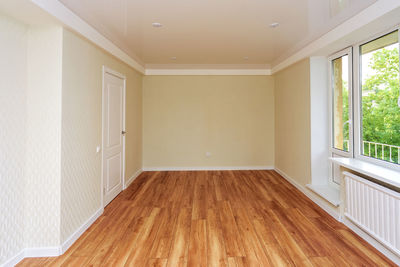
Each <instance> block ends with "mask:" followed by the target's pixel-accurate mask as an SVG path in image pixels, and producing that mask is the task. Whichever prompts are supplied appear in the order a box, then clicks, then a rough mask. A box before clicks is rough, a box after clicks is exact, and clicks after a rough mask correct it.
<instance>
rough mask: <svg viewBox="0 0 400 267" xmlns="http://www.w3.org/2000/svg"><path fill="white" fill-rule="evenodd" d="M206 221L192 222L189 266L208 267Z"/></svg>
mask: <svg viewBox="0 0 400 267" xmlns="http://www.w3.org/2000/svg"><path fill="white" fill-rule="evenodd" d="M206 225H207V224H206V220H194V221H193V220H192V225H191V231H190V238H189V240H190V241H189V256H188V266H199V267H201V266H204V267H205V266H207V230H206Z"/></svg>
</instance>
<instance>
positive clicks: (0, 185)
mask: <svg viewBox="0 0 400 267" xmlns="http://www.w3.org/2000/svg"><path fill="white" fill-rule="evenodd" d="M27 31H28V28H27V26H25V25H23V24H21V23H19V22H17V21H14V20H12V19H9V18H7V17H4V16H1V15H0V44H1V49H0V58H1V60H0V73H1V74H0V77H1V79H0V239H1V241H0V266H1V265H2V264H3V263H4V262H5V261H6V260H7V259H9V258H11V257H12V256H14V255H16V254H17V253H18V252H20V251H21V250H22V249H23V248H24V206H25V205H24V199H25V198H24V186H25V181H24V179H25V151H26V144H25V140H26V94H27V89H26V83H27V82H26V75H27V73H26V72H27V39H28V37H27Z"/></svg>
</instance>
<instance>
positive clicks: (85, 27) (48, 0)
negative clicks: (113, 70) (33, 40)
mask: <svg viewBox="0 0 400 267" xmlns="http://www.w3.org/2000/svg"><path fill="white" fill-rule="evenodd" d="M30 1H31V2H32V3H34V4H35V5H37V6H38V7H40V8H41V9H43V10H44V11H46V12H47V13H49V14H50V15H52V16H54V17H55V18H57V19H58V20H59V21H60V22H62V23H63V24H64V25H66V26H67V27H69V28H71V29H73V30H74V31H76V32H77V33H79V34H81V35H82V36H84V37H85V38H87V39H88V40H90V41H92V42H93V43H95V44H96V45H98V46H99V47H101V48H103V49H104V50H106V51H107V52H109V53H110V54H111V55H113V56H115V57H117V58H118V59H120V60H121V61H123V62H124V63H126V64H128V65H129V66H130V67H132V68H134V69H135V70H137V71H138V72H140V73H142V74H144V73H145V68H144V66H143V65H142V64H140V63H139V62H137V61H136V60H135V59H133V58H132V57H131V56H129V55H128V54H127V53H125V52H124V51H122V50H121V49H120V48H119V47H118V46H116V45H115V44H114V43H112V42H111V41H110V40H109V39H107V38H106V37H104V36H103V35H102V34H100V33H99V32H98V31H97V30H96V29H95V28H93V27H92V26H90V25H89V24H88V23H87V22H85V21H84V20H82V19H81V18H80V17H78V16H77V15H76V14H75V13H74V12H72V11H71V10H69V9H68V8H67V7H66V6H64V5H63V4H62V3H61V2H59V1H58V0H30Z"/></svg>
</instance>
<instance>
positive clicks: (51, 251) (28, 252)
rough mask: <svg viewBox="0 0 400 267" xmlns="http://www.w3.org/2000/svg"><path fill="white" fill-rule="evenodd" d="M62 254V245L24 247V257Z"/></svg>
mask: <svg viewBox="0 0 400 267" xmlns="http://www.w3.org/2000/svg"><path fill="white" fill-rule="evenodd" d="M61 254H62V253H61V247H60V246H56V247H41V248H26V249H24V258H37V257H57V256H60V255H61Z"/></svg>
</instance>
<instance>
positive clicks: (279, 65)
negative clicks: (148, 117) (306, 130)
mask: <svg viewBox="0 0 400 267" xmlns="http://www.w3.org/2000/svg"><path fill="white" fill-rule="evenodd" d="M30 1H31V2H32V3H34V4H35V5H37V6H39V7H40V8H41V9H43V10H44V11H46V12H47V13H49V14H50V15H52V16H54V17H55V18H57V19H58V20H59V21H61V22H62V23H63V24H64V25H66V26H67V27H69V28H71V29H73V30H74V31H76V32H77V33H79V34H81V35H82V36H84V37H85V38H87V39H88V40H90V41H92V42H93V43H95V44H96V45H98V46H99V47H101V48H103V49H104V50H106V51H107V52H109V53H110V54H112V55H114V56H115V57H117V58H118V59H120V60H121V61H123V62H125V63H126V64H128V65H129V66H131V67H132V68H134V69H136V70H137V71H139V72H140V73H142V74H144V75H273V74H275V73H277V72H279V71H281V70H283V69H284V68H286V67H288V66H290V65H292V64H294V63H296V62H298V61H300V60H302V59H304V58H307V57H310V56H312V55H313V54H315V53H316V52H317V51H320V50H321V49H324V48H326V47H328V46H329V45H331V44H332V43H334V42H335V41H337V40H340V39H343V38H345V37H346V36H349V35H350V34H351V33H353V32H354V31H356V30H359V29H360V28H362V27H364V26H366V25H368V24H369V23H371V22H373V21H375V20H377V19H379V18H380V17H382V16H383V15H385V14H387V13H389V12H390V11H393V10H395V9H396V8H399V7H400V1H399V0H379V1H377V2H375V3H374V4H372V5H371V6H369V7H367V8H366V9H364V10H363V11H361V12H360V13H358V14H357V15H355V16H353V17H352V18H350V19H349V20H347V21H345V22H344V23H342V24H340V25H339V26H337V27H336V28H334V29H332V30H331V31H329V32H328V33H326V34H324V35H323V36H321V37H320V38H318V39H316V40H315V41H313V42H311V43H309V44H308V45H306V46H305V47H303V48H302V49H300V50H299V51H297V52H295V53H293V54H291V55H289V56H288V57H287V58H285V59H283V60H280V61H278V62H276V64H274V66H273V67H272V68H269V67H264V68H246V67H245V66H243V67H241V66H240V65H237V66H236V67H235V68H214V67H212V66H210V67H208V66H207V67H205V68H190V67H186V66H185V67H181V68H173V67H167V68H157V67H155V66H154V67H151V66H149V67H145V66H144V65H143V64H141V63H139V62H138V61H136V60H135V59H133V58H132V57H131V56H129V55H128V54H127V53H125V52H124V51H123V50H121V49H120V48H119V47H118V46H117V45H115V44H114V43H112V42H111V41H110V40H109V39H107V38H106V37H104V36H103V35H102V34H100V33H99V32H98V31H97V30H96V29H94V28H93V27H92V26H90V25H89V24H88V23H86V22H85V21H84V20H82V19H81V18H80V17H78V16H77V15H76V14H75V13H73V12H72V11H71V10H69V9H68V8H67V7H65V6H64V5H63V4H62V3H60V2H59V1H57V0H30Z"/></svg>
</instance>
